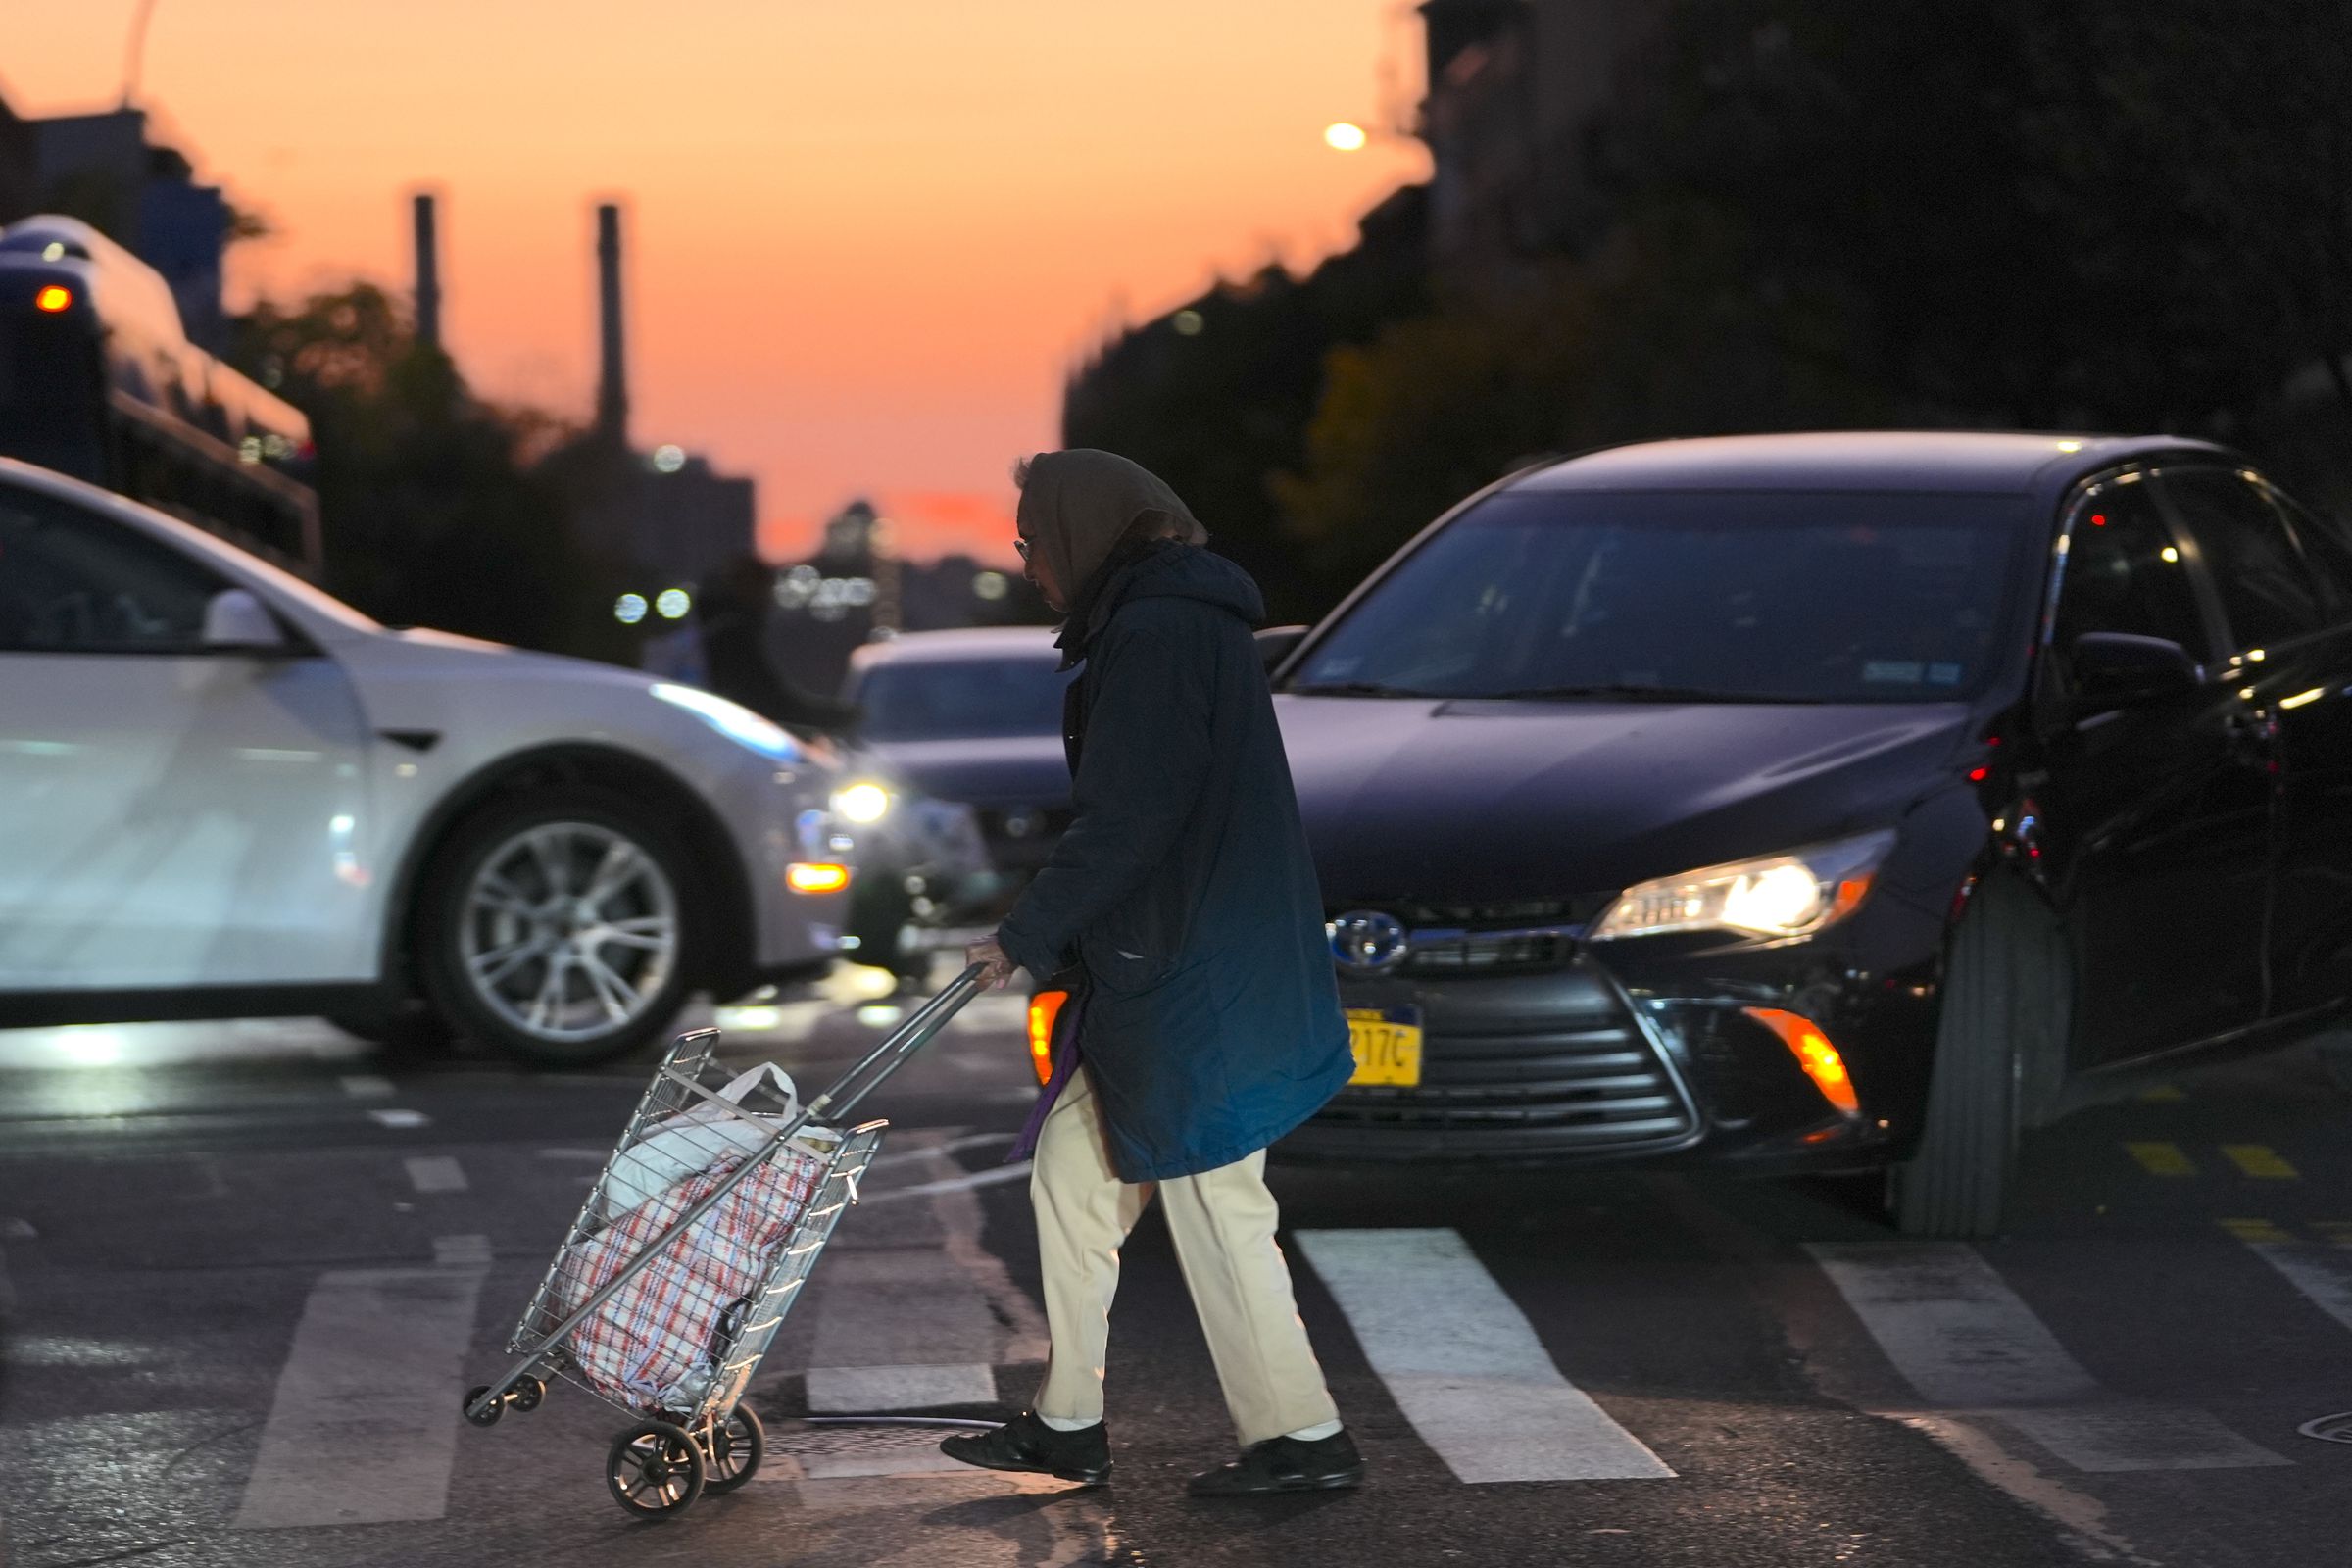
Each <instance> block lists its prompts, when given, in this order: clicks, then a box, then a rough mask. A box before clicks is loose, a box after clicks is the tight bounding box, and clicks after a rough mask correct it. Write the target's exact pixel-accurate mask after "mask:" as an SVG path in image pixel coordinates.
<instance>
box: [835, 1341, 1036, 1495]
mask: <svg viewBox="0 0 2352 1568" xmlns="http://www.w3.org/2000/svg"><path fill="white" fill-rule="evenodd" d="M819 1337H820V1338H821V1337H822V1334H821V1331H820V1336H819ZM996 1402H997V1374H996V1369H995V1368H994V1367H992V1366H987V1365H983V1364H981V1363H978V1362H969V1363H964V1364H960V1365H952V1366H820V1367H810V1368H809V1411H810V1413H812V1414H815V1415H832V1414H836V1413H852V1412H855V1413H864V1412H868V1411H881V1410H927V1409H931V1408H933V1407H934V1406H937V1405H943V1404H994V1403H996ZM815 1473H816V1472H814V1471H811V1472H810V1474H812V1475H813V1474H815Z"/></svg>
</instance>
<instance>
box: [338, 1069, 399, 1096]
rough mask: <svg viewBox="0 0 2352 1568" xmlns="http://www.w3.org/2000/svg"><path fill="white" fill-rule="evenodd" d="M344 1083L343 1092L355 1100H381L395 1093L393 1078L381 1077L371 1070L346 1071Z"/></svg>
mask: <svg viewBox="0 0 2352 1568" xmlns="http://www.w3.org/2000/svg"><path fill="white" fill-rule="evenodd" d="M342 1083H343V1092H344V1093H345V1094H347V1095H349V1096H351V1098H352V1099H354V1100H381V1099H383V1098H384V1097H385V1096H387V1095H390V1094H392V1093H394V1090H393V1088H392V1080H391V1079H389V1078H379V1077H377V1076H376V1075H375V1074H374V1073H371V1072H355V1073H346V1074H344V1076H343V1079H342Z"/></svg>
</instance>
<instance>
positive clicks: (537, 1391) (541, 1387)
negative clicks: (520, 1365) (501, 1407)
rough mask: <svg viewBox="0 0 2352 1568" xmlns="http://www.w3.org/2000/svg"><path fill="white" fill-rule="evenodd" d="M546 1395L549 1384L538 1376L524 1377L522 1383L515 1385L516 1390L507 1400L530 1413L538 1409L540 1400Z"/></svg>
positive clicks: (525, 1412) (518, 1408) (526, 1413)
mask: <svg viewBox="0 0 2352 1568" xmlns="http://www.w3.org/2000/svg"><path fill="white" fill-rule="evenodd" d="M546 1397H547V1384H546V1383H545V1382H543V1381H542V1380H540V1379H538V1378H524V1379H523V1380H522V1381H521V1382H520V1383H517V1384H515V1392H514V1393H512V1394H510V1395H508V1396H507V1402H508V1403H509V1404H512V1405H513V1406H515V1409H517V1410H520V1411H521V1412H522V1413H523V1414H525V1415H528V1414H530V1413H531V1412H532V1411H533V1410H536V1409H538V1408H539V1401H540V1400H542V1399H544V1398H546Z"/></svg>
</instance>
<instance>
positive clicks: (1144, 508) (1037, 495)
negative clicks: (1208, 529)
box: [1020, 447, 1201, 600]
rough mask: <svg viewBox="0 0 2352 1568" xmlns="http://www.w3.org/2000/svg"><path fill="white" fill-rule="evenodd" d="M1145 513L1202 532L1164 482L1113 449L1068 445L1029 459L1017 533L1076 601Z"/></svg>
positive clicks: (1180, 529)
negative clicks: (1039, 556) (1163, 516)
mask: <svg viewBox="0 0 2352 1568" xmlns="http://www.w3.org/2000/svg"><path fill="white" fill-rule="evenodd" d="M1150 512H1158V513H1164V514H1166V515H1168V517H1169V518H1170V519H1171V520H1172V521H1174V522H1175V523H1176V524H1177V525H1178V529H1179V531H1180V532H1183V533H1186V534H1198V533H1199V532H1200V529H1201V525H1200V523H1198V522H1196V521H1195V520H1194V518H1193V514H1192V511H1191V509H1189V508H1187V507H1186V506H1185V504H1184V503H1183V502H1182V501H1181V500H1179V499H1178V498H1177V495H1176V492H1175V491H1173V490H1171V489H1169V488H1168V486H1167V483H1166V481H1165V480H1163V479H1161V478H1160V477H1159V476H1158V475H1157V474H1155V473H1153V472H1152V470H1151V469H1149V468H1147V467H1145V466H1143V465H1142V464H1140V463H1131V462H1129V461H1128V460H1127V459H1125V458H1122V457H1120V456H1119V455H1118V454H1117V453H1115V452H1098V451H1096V450H1094V449H1093V448H1091V447H1072V448H1070V449H1069V450H1068V451H1065V452H1041V453H1039V454H1038V455H1037V456H1036V457H1034V458H1031V459H1030V460H1029V479H1028V482H1027V483H1026V484H1024V485H1023V486H1022V487H1021V510H1020V528H1021V533H1022V535H1023V536H1024V537H1026V538H1027V539H1028V541H1029V548H1030V549H1032V550H1034V551H1038V552H1040V553H1041V554H1043V555H1044V557H1045V559H1046V564H1047V566H1048V568H1049V569H1051V570H1052V571H1053V573H1054V577H1055V579H1056V580H1058V581H1059V582H1060V584H1061V587H1062V592H1064V593H1066V594H1068V595H1069V596H1070V597H1071V598H1072V599H1073V600H1075V599H1076V598H1077V596H1078V593H1079V591H1080V590H1081V589H1083V588H1084V587H1085V586H1086V582H1087V579H1088V578H1090V577H1092V576H1093V575H1094V574H1095V571H1096V569H1097V568H1098V567H1100V566H1101V565H1102V564H1103V562H1105V561H1107V560H1108V559H1110V552H1111V547H1112V546H1114V545H1116V544H1117V543H1118V542H1119V536H1120V535H1121V534H1124V533H1125V532H1126V531H1127V530H1128V529H1129V528H1130V527H1132V526H1133V525H1134V524H1135V522H1136V521H1137V519H1139V518H1141V517H1142V516H1143V515H1145V514H1146V513H1150Z"/></svg>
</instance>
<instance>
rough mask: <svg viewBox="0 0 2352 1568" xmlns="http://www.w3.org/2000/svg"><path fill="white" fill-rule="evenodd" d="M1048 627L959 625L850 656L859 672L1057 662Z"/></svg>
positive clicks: (913, 633) (918, 633)
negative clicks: (896, 667) (992, 662)
mask: <svg viewBox="0 0 2352 1568" xmlns="http://www.w3.org/2000/svg"><path fill="white" fill-rule="evenodd" d="M1060 658H1061V655H1060V653H1059V651H1058V650H1056V649H1055V648H1054V628H1053V627H1051V626H959V627H956V628H954V629H952V630H948V631H909V632H902V633H900V634H899V635H898V636H896V637H892V638H890V639H888V640H886V641H883V642H878V643H866V644H863V645H862V646H860V647H858V649H857V650H856V651H855V652H853V653H852V654H851V655H850V662H851V663H853V664H855V665H856V666H858V668H860V669H871V668H872V667H874V666H875V665H877V664H921V663H929V664H944V663H977V662H982V661H986V660H1005V659H1017V660H1035V661H1038V662H1045V661H1048V660H1052V661H1054V662H1059V660H1060Z"/></svg>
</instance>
